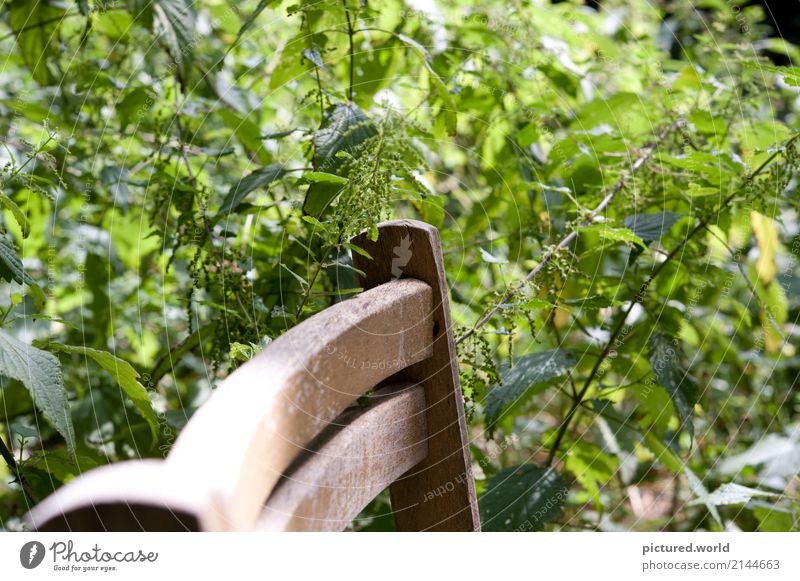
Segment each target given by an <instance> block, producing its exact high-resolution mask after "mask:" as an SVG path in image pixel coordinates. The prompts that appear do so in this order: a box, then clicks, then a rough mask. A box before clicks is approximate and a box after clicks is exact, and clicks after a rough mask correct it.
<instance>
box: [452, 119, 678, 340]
mask: <svg viewBox="0 0 800 581" xmlns="http://www.w3.org/2000/svg"><path fill="white" fill-rule="evenodd" d="M680 125H682V121H679V122H677V123H674V124H672V125H670V126H669V127H667V128H666V129H665V130H664V131H663V132H661V134H660V135H659V136H658V138H657V139H656V140H655V141H653V142H652V143H651V144H650V145H648V146H647V147H645V149H644V152H643V153H642V154H641V155H640V156H639V157H638V158H637V159H636V161H635V162H633V165H632V166H631V169H630V171H628V173H626V174H624V175H622V176H621V177H620V178H619V180H618V181H617V183H616V184H615V185H614V187H612V188H611V191H609V192H608V194H606V196H605V197H604V198H603V199H602V201H601V202H600V203H599V204H598V205H597V207H596V208H595V209H594V210H592V211H591V213H590V214H589V216H588V217H587V218H586V219H585V220H584V221H583V222H581V223H580V225H579V226H578V228H576V229H575V230H573V231H572V232H570V233H569V234H567V235H566V236H565V237H564V238H563V239H562V240H561V242H559V243H558V244H557V245H556V246H554V247H552V248H551V249H550V250H548V251H547V252H546V253H545V254H544V256H542V260H541V261H540V262H539V264H537V265H536V267H534V269H533V270H531V271H530V272H529V273H528V275H527V276H526V277H525V278H524V279H522V280H521V281H520V282H518V283H517V284H515V285H514V286H513V287H512V288H511V290H509V291H507V292H506V294H505V295H503V298H501V299H500V301H499V302H498V303H497V304H495V305H494V306H493V307H492V308H491V309H489V310H488V311H487V312H486V313H485V314H484V315H483V316H482V317H481V318H480V319H479V320H478V322H477V323H475V325H473V327H472V328H471V329H469V330H468V331H467V332H465V333H464V334H463V335H461V337H459V338H458V339H457V340H456V343H461V342H462V341H464V340H466V339H467V338H468V337H470V336H471V335H473V334H475V332H476V331H477V330H478V329H480V328H481V327H483V326H484V325H485V324H486V323H487V322H489V320H490V319H491V318H492V317H493V316H494V315H495V314H496V313H497V311H498V310H500V309H501V308H502V307H503V305H505V304H507V303H508V302H509V301H510V300H511V299H512V298H514V296H515V295H516V294H517V293H518V292H519V291H520V290H521V289H522V288H523V287H524V286H525V285H526V284H527V283H529V282H530V281H531V280H533V279H534V278H535V277H536V275H537V274H539V272H541V270H542V269H543V268H544V267H545V266H546V265H547V263H548V262H550V260H551V259H552V258H553V257H554V256H555V255H556V253H557V252H559V251H560V250H563V249H564V248H566V247H567V246H569V244H570V243H571V242H572V241H573V240H575V239H576V238H577V237H578V232H579V231H580V229H581V228H584V227H586V226H588V225H589V224H591V223H592V222H594V220H595V218H597V216H598V215H599V214H600V213H601V212H602V211H603V210H605V209H606V207H607V206H608V205H609V204H610V203H611V201H612V200H613V199H614V196H616V195H617V194H618V193H619V192H620V191H621V190H622V188H624V187H625V184H626V182H627V180H628V179H630V178H631V177H633V176H634V175H635V174H636V172H637V171H638V170H639V168H641V167H642V166H643V165H644V164H645V162H647V160H648V159H650V156H652V155H653V152H654V151H655V150H656V148H657V147H658V146H659V145H660V144H661V143H662V142H663V141H664V140H665V139H666V138H667V136H668V135H669V134H670V133H671V132H672V131H674V130H675V129H676V128H677V127H679V126H680Z"/></svg>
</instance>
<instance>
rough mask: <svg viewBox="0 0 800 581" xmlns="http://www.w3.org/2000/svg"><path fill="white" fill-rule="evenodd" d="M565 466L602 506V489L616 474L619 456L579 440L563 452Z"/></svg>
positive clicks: (599, 505) (597, 504)
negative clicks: (611, 454) (610, 454)
mask: <svg viewBox="0 0 800 581" xmlns="http://www.w3.org/2000/svg"><path fill="white" fill-rule="evenodd" d="M563 460H564V468H565V469H566V470H568V471H569V472H572V474H574V475H575V479H576V480H577V481H578V482H579V483H580V485H581V486H583V487H584V488H585V489H586V490H587V491H588V492H589V493H590V494H591V495H592V497H593V498H594V501H595V505H596V506H597V507H598V508H602V504H601V502H600V489H601V488H602V487H603V486H605V485H606V484H608V482H609V481H610V480H611V479H612V478H613V476H614V474H616V472H617V469H618V468H619V458H617V457H615V456H609V455H608V454H606V453H605V452H604V451H603V450H602V449H601V448H600V447H599V446H596V445H595V444H592V443H591V442H587V441H584V440H579V441H577V442H575V443H573V444H572V445H571V446H570V447H569V449H568V450H567V451H566V452H565V453H564V454H563Z"/></svg>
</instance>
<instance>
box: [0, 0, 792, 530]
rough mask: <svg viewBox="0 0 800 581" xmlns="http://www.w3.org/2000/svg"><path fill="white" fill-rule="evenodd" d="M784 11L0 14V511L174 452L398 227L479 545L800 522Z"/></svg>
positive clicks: (341, 5)
mask: <svg viewBox="0 0 800 581" xmlns="http://www.w3.org/2000/svg"><path fill="white" fill-rule="evenodd" d="M768 4H774V5H775V6H774V7H771V6H769V5H768ZM768 4H767V3H754V2H745V1H740V0H727V1H723V0H698V1H695V2H684V1H675V2H667V1H651V2H647V1H643V0H633V1H625V2H622V1H615V0H609V1H603V2H594V3H592V2H590V3H585V4H584V3H582V2H575V1H572V2H559V3H550V2H546V1H543V0H530V1H519V0H511V1H507V2H500V1H494V0H488V1H487V0H482V1H480V2H479V1H474V0H406V1H405V2H401V1H398V0H386V1H384V2H380V3H378V2H373V1H367V0H321V1H320V0H312V1H307V0H287V1H284V2H279V1H270V0H259V1H255V0H248V1H245V2H230V1H226V0H201V1H196V2H193V1H191V0H109V1H106V2H103V1H100V2H93V1H91V0H77V1H75V2H72V1H69V0H13V1H4V2H3V4H2V7H0V22H2V24H0V47H1V48H2V56H0V59H2V61H1V64H0V145H2V147H0V165H1V169H0V207H1V208H2V226H1V227H0V229H1V230H2V234H1V235H0V278H2V282H0V285H2V293H0V381H1V382H2V390H1V391H0V440H1V441H2V444H1V445H0V449H2V452H3V460H4V461H3V462H2V463H0V523H2V524H3V526H4V527H5V528H7V529H18V528H20V527H21V526H22V524H21V521H20V517H21V516H22V515H23V514H24V513H25V512H26V511H27V510H28V509H29V508H30V507H31V506H32V505H34V504H35V503H37V502H39V501H41V500H42V498H44V497H45V496H47V495H48V494H49V493H51V492H52V491H53V490H54V489H56V488H58V487H59V486H61V485H62V484H64V483H65V482H67V481H69V480H70V479H71V478H74V477H75V476H76V475H78V474H80V473H81V472H84V471H86V470H88V469H91V468H93V467H95V466H98V465H102V464H107V463H109V462H114V461H119V460H122V459H126V458H136V457H161V456H163V455H164V454H165V453H166V452H168V451H169V448H170V446H171V444H172V442H173V441H174V439H175V437H176V435H177V434H178V433H179V432H180V430H181V428H182V426H183V425H185V423H186V421H187V420H188V418H189V417H191V414H192V412H193V411H194V410H195V409H196V408H197V406H198V405H200V404H201V403H202V402H203V401H204V400H205V399H206V398H207V397H208V396H209V395H210V393H211V391H212V390H213V388H214V386H215V385H217V384H218V383H219V381H220V380H221V379H223V378H224V377H225V376H226V375H227V374H229V373H230V372H231V371H232V370H233V369H235V368H236V367H237V366H239V365H241V364H242V363H243V362H245V361H247V360H248V359H249V358H251V357H252V356H254V355H255V354H256V353H258V351H260V350H261V349H263V348H264V347H265V346H266V345H268V344H269V342H270V341H271V340H273V339H275V338H276V337H277V336H279V335H280V334H281V333H282V332H284V331H285V330H286V329H288V328H290V327H291V326H293V325H295V324H297V323H298V322H299V321H301V320H303V319H305V318H307V317H308V316H310V315H312V314H314V313H315V312H318V311H319V310H321V309H324V308H326V307H327V306H329V305H331V304H333V303H334V302H336V301H338V300H342V299H343V298H346V297H348V296H351V295H352V294H353V293H355V292H358V289H356V288H355V287H356V286H357V284H356V278H355V273H354V269H353V266H352V261H351V256H352V252H353V251H354V250H353V248H352V247H351V246H350V245H349V244H348V243H347V241H348V240H349V238H350V237H351V236H352V235H353V234H355V233H357V232H360V231H362V230H365V229H366V230H369V231H372V232H375V224H376V223H377V222H379V221H380V220H382V219H386V218H392V217H409V218H416V219H420V220H424V221H426V222H429V223H431V224H433V225H435V226H437V227H438V228H439V229H440V231H441V233H442V241H443V246H444V253H445V259H446V268H447V275H448V278H449V283H450V285H451V301H452V309H453V317H454V320H455V322H456V323H457V329H456V330H455V333H456V337H457V340H458V350H459V358H460V365H461V372H462V378H461V379H462V384H463V389H464V396H465V401H466V405H467V411H468V416H469V423H470V433H471V450H472V453H473V459H474V466H475V474H476V478H477V489H478V492H479V495H480V505H481V513H482V519H483V526H484V529H486V530H542V529H546V530H582V529H588V530H629V529H632V530H697V529H701V530H722V529H728V530H739V529H742V530H762V531H772V530H796V529H797V528H798V510H799V509H800V479H798V472H800V424H799V423H798V411H800V409H799V408H800V395H799V394H800V391H799V390H798V383H797V377H798V371H799V370H800V355H798V353H797V344H798V341H797V340H798V336H800V327H798V326H797V318H798V314H800V300H798V297H800V294H799V293H798V291H800V280H799V279H798V274H800V266H798V256H800V231H799V230H798V220H797V218H798V216H797V213H798V207H800V196H799V195H798V188H797V173H796V169H797V160H798V157H797V153H796V148H795V145H794V141H795V138H796V137H797V135H798V133H797V131H798V128H800V122H799V121H798V109H800V98H799V97H800V92H798V87H800V70H798V69H797V68H793V67H792V64H793V63H795V62H797V59H798V56H800V52H799V51H800V49H798V46H797V45H796V44H795V42H797V41H798V30H799V29H798V24H797V14H796V10H795V9H796V6H795V7H793V8H792V7H791V6H787V5H790V4H792V3H768ZM781 7H782V8H781ZM787 7H788V8H789V10H788V12H787V11H786V8H787ZM771 8H774V9H775V10H776V11H777V12H775V13H773V12H772V10H771ZM781 27H784V29H782V28H781ZM787 27H788V28H787ZM604 199H605V200H604ZM598 207H599V208H600V211H595V209H596V208H598ZM573 232H575V233H577V236H574V237H572V238H568V237H569V236H570V235H571V233H573ZM565 239H566V242H564V243H562V241H564V240H565ZM357 250H358V249H356V250H355V251H357ZM532 271H534V274H533V275H531V276H528V275H529V273H531V272H532ZM526 277H527V278H526ZM479 322H480V323H479ZM220 437H224V434H220ZM209 463H210V464H213V459H209ZM389 512H390V507H389V504H388V500H387V498H386V497H383V496H381V497H379V498H378V499H376V501H375V502H373V504H372V505H370V506H369V507H368V508H367V509H366V510H365V512H364V514H363V515H362V518H360V519H359V520H358V521H356V522H355V523H354V525H353V528H355V529H360V530H385V529H387V528H388V529H391V527H392V521H391V518H390V516H389Z"/></svg>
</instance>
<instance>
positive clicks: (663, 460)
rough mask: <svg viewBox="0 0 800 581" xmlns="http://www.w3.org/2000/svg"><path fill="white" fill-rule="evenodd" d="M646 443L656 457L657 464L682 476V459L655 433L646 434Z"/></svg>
mask: <svg viewBox="0 0 800 581" xmlns="http://www.w3.org/2000/svg"><path fill="white" fill-rule="evenodd" d="M644 442H645V445H646V446H647V448H648V449H649V450H650V451H651V452H652V453H653V455H654V456H655V459H656V462H658V463H660V464H661V465H662V466H664V468H666V469H667V470H669V471H670V472H672V473H673V474H680V473H681V472H682V471H683V464H682V463H681V461H680V459H679V458H678V457H677V456H676V455H675V454H674V453H673V452H672V450H670V449H669V448H668V447H667V446H666V445H665V444H664V442H662V441H661V440H659V439H658V436H656V435H655V434H654V433H653V432H649V431H648V432H645V434H644Z"/></svg>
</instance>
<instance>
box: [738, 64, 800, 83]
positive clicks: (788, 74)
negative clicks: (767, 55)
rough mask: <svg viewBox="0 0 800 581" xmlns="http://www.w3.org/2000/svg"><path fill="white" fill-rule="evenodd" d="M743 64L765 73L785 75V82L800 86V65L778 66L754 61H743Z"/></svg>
mask: <svg viewBox="0 0 800 581" xmlns="http://www.w3.org/2000/svg"><path fill="white" fill-rule="evenodd" d="M742 64H743V65H744V66H746V67H748V68H750V69H755V70H757V71H760V72H761V73H762V74H763V73H772V74H775V75H780V76H781V77H783V80H784V82H785V83H786V84H787V85H790V86H792V87H800V67H777V66H774V65H767V64H761V63H754V62H752V61H743V62H742Z"/></svg>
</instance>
